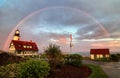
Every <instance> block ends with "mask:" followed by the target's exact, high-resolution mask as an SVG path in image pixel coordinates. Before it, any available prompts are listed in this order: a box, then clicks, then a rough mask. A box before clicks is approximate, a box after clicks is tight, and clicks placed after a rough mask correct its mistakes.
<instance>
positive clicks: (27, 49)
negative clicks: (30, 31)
mask: <svg viewBox="0 0 120 78" xmlns="http://www.w3.org/2000/svg"><path fill="white" fill-rule="evenodd" d="M38 51H39V50H38V47H37V44H36V43H35V42H33V41H31V40H30V41H22V40H20V31H19V30H18V29H17V30H15V33H14V35H13V40H12V41H11V43H10V46H9V52H10V53H15V54H16V55H18V56H34V55H37V54H38Z"/></svg>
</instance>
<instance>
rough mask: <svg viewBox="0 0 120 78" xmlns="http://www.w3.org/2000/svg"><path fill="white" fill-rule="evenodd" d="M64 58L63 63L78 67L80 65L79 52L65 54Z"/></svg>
mask: <svg viewBox="0 0 120 78" xmlns="http://www.w3.org/2000/svg"><path fill="white" fill-rule="evenodd" d="M64 58H65V63H67V64H71V65H74V66H78V67H79V66H81V65H82V56H81V55H79V54H71V55H66V56H65V57H64Z"/></svg>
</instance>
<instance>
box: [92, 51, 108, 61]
mask: <svg viewBox="0 0 120 78" xmlns="http://www.w3.org/2000/svg"><path fill="white" fill-rule="evenodd" d="M109 57H110V52H109V49H91V50H90V58H91V59H92V60H96V59H100V58H109Z"/></svg>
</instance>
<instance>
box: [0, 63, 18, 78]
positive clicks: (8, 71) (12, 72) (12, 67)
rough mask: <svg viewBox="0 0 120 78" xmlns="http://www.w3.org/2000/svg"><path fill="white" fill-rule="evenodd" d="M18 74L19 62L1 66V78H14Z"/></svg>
mask: <svg viewBox="0 0 120 78" xmlns="http://www.w3.org/2000/svg"><path fill="white" fill-rule="evenodd" d="M17 75H18V64H8V65H6V66H1V67H0V78H14V77H17Z"/></svg>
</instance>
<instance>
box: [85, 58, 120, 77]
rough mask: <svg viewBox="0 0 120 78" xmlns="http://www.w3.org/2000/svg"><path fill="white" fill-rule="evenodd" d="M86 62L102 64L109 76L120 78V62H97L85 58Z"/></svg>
mask: <svg viewBox="0 0 120 78" xmlns="http://www.w3.org/2000/svg"><path fill="white" fill-rule="evenodd" d="M83 63H84V64H93V65H98V66H100V67H101V68H102V69H103V71H104V72H105V73H106V74H107V75H108V77H109V78H120V62H110V63H106V62H95V61H90V60H83Z"/></svg>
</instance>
